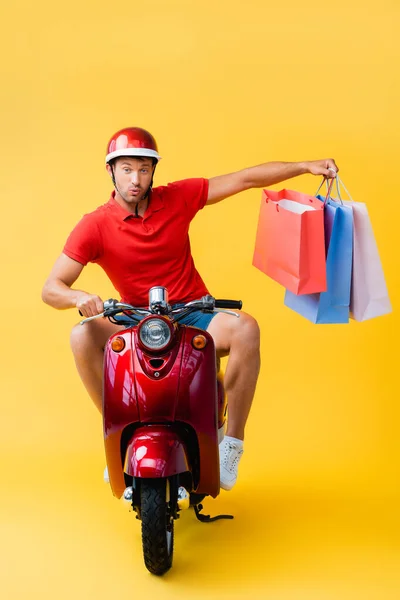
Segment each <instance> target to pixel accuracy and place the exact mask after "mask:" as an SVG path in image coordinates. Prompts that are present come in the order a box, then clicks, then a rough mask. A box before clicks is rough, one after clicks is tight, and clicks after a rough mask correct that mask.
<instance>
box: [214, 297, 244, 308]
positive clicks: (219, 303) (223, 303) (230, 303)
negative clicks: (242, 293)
mask: <svg viewBox="0 0 400 600" xmlns="http://www.w3.org/2000/svg"><path fill="white" fill-rule="evenodd" d="M215 308H233V309H235V310H241V308H242V301H241V300H222V299H220V300H216V301H215Z"/></svg>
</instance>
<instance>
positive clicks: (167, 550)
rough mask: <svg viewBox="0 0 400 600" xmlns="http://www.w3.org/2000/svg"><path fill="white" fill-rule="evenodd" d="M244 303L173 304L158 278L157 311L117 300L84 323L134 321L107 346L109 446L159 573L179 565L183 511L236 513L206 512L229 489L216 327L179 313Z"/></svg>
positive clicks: (114, 472) (114, 473)
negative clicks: (176, 545) (177, 525)
mask: <svg viewBox="0 0 400 600" xmlns="http://www.w3.org/2000/svg"><path fill="white" fill-rule="evenodd" d="M241 307H242V303H241V302H240V301H239V302H237V301H233V300H215V299H214V298H213V297H212V296H204V297H203V298H202V299H201V300H196V301H194V302H189V303H187V304H183V305H179V306H178V307H176V308H172V307H171V306H170V305H169V304H168V293H167V290H166V289H165V288H163V287H154V288H152V289H151V290H150V292H149V308H148V310H144V309H143V308H138V307H134V306H131V305H129V304H123V303H121V302H117V301H116V300H107V301H106V302H104V312H103V313H101V314H100V315H96V316H95V317H89V318H87V319H84V320H83V321H82V322H81V323H82V324H84V323H86V322H87V321H90V320H92V319H95V318H101V317H108V319H109V320H110V321H111V322H113V323H116V324H118V325H125V327H126V329H125V330H121V331H120V332H117V333H115V334H114V335H112V336H111V337H110V338H109V340H108V342H107V344H106V347H105V352H104V379H103V423H104V440H105V451H106V457H107V466H108V472H109V478H110V484H111V489H112V492H113V494H114V496H116V497H117V498H121V497H122V496H123V497H124V498H125V499H126V500H129V501H130V502H131V504H132V507H133V509H134V510H135V511H136V513H137V518H138V519H140V520H141V521H142V542H143V555H144V562H145V565H146V567H147V569H148V570H149V571H150V572H151V573H154V574H155V575H162V574H163V573H165V572H166V571H168V569H170V568H171V566H172V558H173V538H174V520H175V519H177V518H179V512H180V511H181V510H183V509H184V508H188V507H189V506H193V508H194V511H195V514H196V516H197V518H198V519H199V520H200V521H204V522H210V521H213V520H216V519H219V518H233V517H232V516H230V515H218V516H217V517H213V518H211V517H210V516H207V515H203V514H201V510H202V508H203V507H202V505H201V501H202V500H203V499H204V497H205V496H212V497H213V498H216V497H217V496H218V494H219V491H220V479H219V477H220V475H219V452H218V444H219V441H221V440H222V438H223V436H224V430H225V421H226V408H227V404H226V395H225V392H224V387H223V378H222V374H221V373H219V368H217V364H218V362H219V361H218V360H217V357H216V352H215V346H214V341H213V339H212V337H211V335H210V334H209V333H207V332H206V331H203V330H201V329H197V328H195V327H191V326H186V325H182V324H180V323H179V318H180V317H183V316H184V315H187V314H189V313H190V312H192V311H194V310H202V311H205V312H214V311H215V310H216V309H217V310H218V309H239V310H240V309H241ZM223 312H228V313H229V314H232V315H233V316H234V317H239V315H238V314H236V313H234V312H231V311H229V310H228V311H227V310H225V311H223ZM139 319H141V320H140V322H139Z"/></svg>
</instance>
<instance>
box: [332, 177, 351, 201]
mask: <svg viewBox="0 0 400 600" xmlns="http://www.w3.org/2000/svg"><path fill="white" fill-rule="evenodd" d="M339 184H340V185H341V186H342V187H343V189H344V191H345V192H346V194H347V195H348V197H349V199H350V201H351V202H354V200H353V198H352V197H351V194H350V192H349V190H348V189H347V187H346V186H345V185H344V183H343V181H342V180H341V179H340V177H339V175H336V189H337V193H338V198H339V200H340V202H341V203H342V204H343V200H342V196H341V194H340V185H339Z"/></svg>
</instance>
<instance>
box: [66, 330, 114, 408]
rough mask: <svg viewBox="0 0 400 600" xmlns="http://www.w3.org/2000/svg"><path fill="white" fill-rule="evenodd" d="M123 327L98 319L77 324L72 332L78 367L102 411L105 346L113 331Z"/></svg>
mask: <svg viewBox="0 0 400 600" xmlns="http://www.w3.org/2000/svg"><path fill="white" fill-rule="evenodd" d="M123 329H124V327H123V326H121V325H114V324H113V323H110V321H109V320H108V319H96V320H95V321H89V323H85V324H84V325H75V327H74V328H73V330H72V332H71V348H72V352H73V354H74V358H75V363H76V368H77V369H78V373H79V375H80V378H81V379H82V382H83V384H84V386H85V388H86V390H87V392H88V394H89V396H90V397H91V399H92V400H93V402H94V404H95V405H96V407H97V408H98V410H99V411H100V412H101V410H102V397H103V390H102V387H103V359H104V347H105V345H106V342H107V340H108V338H109V337H110V336H111V335H112V334H113V333H116V332H117V331H121V330H123Z"/></svg>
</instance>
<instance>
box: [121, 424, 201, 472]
mask: <svg viewBox="0 0 400 600" xmlns="http://www.w3.org/2000/svg"><path fill="white" fill-rule="evenodd" d="M189 470H190V467H189V460H188V455H187V450H186V447H185V444H184V443H183V441H182V439H181V438H180V436H179V433H178V432H177V431H176V430H175V429H172V428H171V426H169V425H147V426H145V427H140V428H139V429H136V431H135V433H134V435H133V437H132V439H131V440H130V442H129V444H128V447H127V449H126V454H125V465H124V471H125V473H127V474H128V475H132V476H133V477H145V478H157V477H170V476H171V475H177V474H178V473H184V472H185V471H189Z"/></svg>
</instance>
